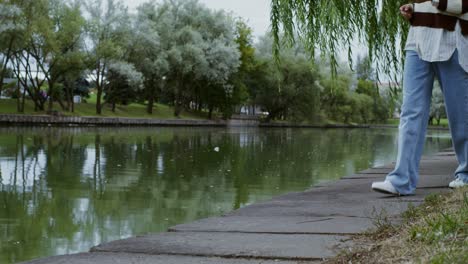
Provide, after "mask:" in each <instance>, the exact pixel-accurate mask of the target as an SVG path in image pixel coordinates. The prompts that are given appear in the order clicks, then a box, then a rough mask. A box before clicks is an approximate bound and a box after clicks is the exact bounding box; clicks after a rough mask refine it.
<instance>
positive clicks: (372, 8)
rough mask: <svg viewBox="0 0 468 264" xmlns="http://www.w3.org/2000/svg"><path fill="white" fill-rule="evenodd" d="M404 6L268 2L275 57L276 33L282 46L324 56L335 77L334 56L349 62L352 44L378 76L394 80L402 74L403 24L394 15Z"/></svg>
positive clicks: (368, 0)
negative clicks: (343, 54)
mask: <svg viewBox="0 0 468 264" xmlns="http://www.w3.org/2000/svg"><path fill="white" fill-rule="evenodd" d="M407 2H408V1H404V0H364V1H343V0H327V1H322V0H314V1H306V0H297V1H284V0H272V4H271V22H272V32H273V35H274V40H275V47H274V51H275V54H276V55H277V57H278V55H279V53H280V50H281V44H282V41H281V40H282V39H281V36H280V35H281V31H284V34H285V35H284V36H285V39H286V42H287V43H292V42H294V41H296V40H299V41H301V42H303V43H304V46H305V47H306V49H307V51H308V52H309V53H310V54H311V56H312V57H315V53H316V51H319V52H320V54H321V55H322V56H325V55H328V56H329V59H330V62H331V68H332V70H333V72H335V73H336V69H337V67H338V60H337V56H336V55H337V52H338V51H339V50H341V49H342V48H347V49H348V57H349V61H352V55H353V46H352V42H353V40H355V39H357V40H359V41H361V42H364V43H366V44H367V46H368V48H369V58H370V61H373V62H375V63H376V64H377V67H378V69H379V70H382V71H383V72H384V73H386V74H388V75H391V76H393V75H394V74H395V72H399V71H400V70H401V62H402V61H403V58H402V50H403V49H402V45H404V43H405V38H406V33H407V31H408V23H407V22H405V21H404V20H403V19H401V18H400V17H399V15H398V9H399V7H400V6H401V5H403V4H406V3H407Z"/></svg>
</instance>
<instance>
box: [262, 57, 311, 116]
mask: <svg viewBox="0 0 468 264" xmlns="http://www.w3.org/2000/svg"><path fill="white" fill-rule="evenodd" d="M256 73H258V75H257V76H259V75H263V76H262V78H259V81H258V82H257V85H258V86H257V89H258V91H257V100H256V102H257V103H258V104H259V105H261V106H262V107H263V108H264V109H265V111H267V112H268V120H273V119H286V120H293V121H304V120H306V121H314V120H315V119H316V118H317V114H318V110H319V88H318V80H319V75H318V73H317V70H315V69H314V68H311V65H310V63H309V62H308V61H307V60H305V59H304V58H300V57H288V58H285V57H283V58H282V60H281V64H280V65H279V67H277V65H276V64H275V62H274V61H273V60H268V61H266V62H264V63H260V64H259V65H258V66H257V71H256Z"/></svg>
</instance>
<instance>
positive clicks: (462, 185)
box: [449, 178, 468, 189]
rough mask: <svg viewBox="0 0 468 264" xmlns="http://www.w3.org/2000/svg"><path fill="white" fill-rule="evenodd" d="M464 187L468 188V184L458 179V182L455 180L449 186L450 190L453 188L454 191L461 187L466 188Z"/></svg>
mask: <svg viewBox="0 0 468 264" xmlns="http://www.w3.org/2000/svg"><path fill="white" fill-rule="evenodd" d="M464 186H468V183H466V182H463V181H462V180H461V179H460V178H457V179H456V180H453V181H452V182H451V183H450V184H449V188H452V189H457V188H461V187H464Z"/></svg>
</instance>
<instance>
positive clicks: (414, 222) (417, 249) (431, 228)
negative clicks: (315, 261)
mask: <svg viewBox="0 0 468 264" xmlns="http://www.w3.org/2000/svg"><path fill="white" fill-rule="evenodd" d="M467 235H468V188H465V189H461V190H456V191H453V192H451V193H449V194H444V195H440V194H437V195H430V196H428V197H427V198H426V200H425V202H424V204H423V205H421V206H419V207H413V208H410V209H409V210H408V211H407V212H406V213H405V214H404V215H403V223H402V224H401V225H394V224H391V223H390V222H389V221H388V220H387V219H385V218H381V219H379V220H378V221H376V230H375V231H372V232H369V233H368V234H365V235H362V236H357V237H355V238H354V239H355V241H356V242H357V243H356V244H357V245H359V246H357V247H355V248H353V249H351V250H350V251H347V252H343V253H342V254H341V255H339V256H338V257H336V258H334V259H332V260H330V261H328V263H437V264H438V263H468V236H467Z"/></svg>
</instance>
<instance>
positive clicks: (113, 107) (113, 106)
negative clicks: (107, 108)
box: [112, 102, 115, 113]
mask: <svg viewBox="0 0 468 264" xmlns="http://www.w3.org/2000/svg"><path fill="white" fill-rule="evenodd" d="M112 112H113V113H115V102H112Z"/></svg>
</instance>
